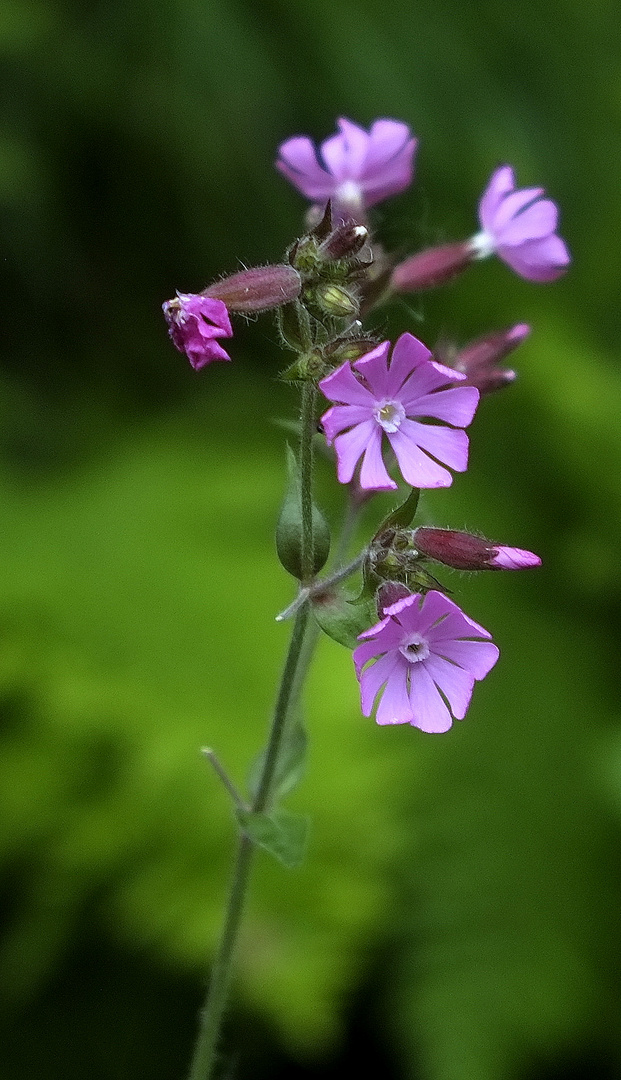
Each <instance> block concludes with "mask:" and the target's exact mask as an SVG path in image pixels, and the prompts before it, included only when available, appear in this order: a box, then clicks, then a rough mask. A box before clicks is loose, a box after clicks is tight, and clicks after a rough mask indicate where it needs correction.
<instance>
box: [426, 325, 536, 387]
mask: <svg viewBox="0 0 621 1080" xmlns="http://www.w3.org/2000/svg"><path fill="white" fill-rule="evenodd" d="M529 334H530V326H528V325H527V324H526V323H518V324H517V325H516V326H511V327H509V328H508V329H506V330H499V331H498V332H497V333H495V334H486V335H485V336H484V337H480V338H477V339H476V341H471V342H469V344H468V345H465V346H464V348H463V349H460V350H459V352H458V353H457V354H456V355H455V356H454V357H453V358H452V359H450V360H449V361H448V362H449V363H450V365H451V367H454V368H455V370H456V371H461V372H463V373H464V375H465V376H466V378H467V380H468V383H467V385H468V386H476V388H477V390H479V391H480V392H481V394H490V393H492V391H494V390H502V388H503V386H508V385H509V383H512V382H513V381H514V380H515V379H516V378H517V376H516V373H515V371H512V370H511V369H510V368H502V367H498V366H497V364H498V361H499V360H504V358H505V356H508V355H509V353H511V352H513V350H514V349H517V347H518V345H520V344H521V342H522V341H523V340H524V338H525V337H528V335H529ZM437 359H438V360H441V359H442V358H441V357H440V356H438V357H437ZM462 385H463V383H462Z"/></svg>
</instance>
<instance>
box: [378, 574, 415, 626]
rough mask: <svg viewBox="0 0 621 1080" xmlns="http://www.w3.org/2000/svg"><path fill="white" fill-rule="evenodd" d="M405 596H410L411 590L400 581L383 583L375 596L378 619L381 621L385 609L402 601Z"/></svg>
mask: <svg viewBox="0 0 621 1080" xmlns="http://www.w3.org/2000/svg"><path fill="white" fill-rule="evenodd" d="M406 596H411V590H410V589H408V588H407V586H406V585H403V584H402V583H401V582H400V581H383V582H382V584H381V585H380V587H379V589H378V590H377V593H376V594H375V602H376V604H377V614H378V617H379V618H380V619H383V618H384V612H385V610H386V608H387V607H390V606H391V604H396V603H397V600H404V599H405V597H406Z"/></svg>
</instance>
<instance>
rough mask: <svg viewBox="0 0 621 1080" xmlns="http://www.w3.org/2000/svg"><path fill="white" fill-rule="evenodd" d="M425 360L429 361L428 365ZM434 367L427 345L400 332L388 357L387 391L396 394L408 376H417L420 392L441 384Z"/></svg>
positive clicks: (411, 335) (410, 335)
mask: <svg viewBox="0 0 621 1080" xmlns="http://www.w3.org/2000/svg"><path fill="white" fill-rule="evenodd" d="M426 361H429V366H428V364H427V363H426ZM434 367H435V365H433V364H432V363H431V352H430V351H429V349H428V348H427V346H426V345H423V342H422V341H419V340H418V338H416V337H414V335H413V334H407V333H406V334H401V336H400V337H398V338H397V340H396V342H395V347H394V349H393V350H392V356H391V358H390V369H389V371H390V390H389V391H388V393H390V394H391V395H392V394H396V393H397V392H398V391H399V390H400V388H401V387H402V386H403V384H404V382H405V380H406V379H408V383H409V378H408V376H410V377H416V378H418V380H419V382H420V387H421V389H420V393H421V394H423V393H426V391H427V390H432V389H435V387H436V386H441V385H442V383H441V382H440V380H439V377H438V375H437V373H436V372H434ZM413 372H416V376H412V373H413ZM436 379H437V380H438V381H436ZM427 381H429V385H427ZM399 397H400V400H403V398H402V397H401V394H399ZM404 404H405V402H404Z"/></svg>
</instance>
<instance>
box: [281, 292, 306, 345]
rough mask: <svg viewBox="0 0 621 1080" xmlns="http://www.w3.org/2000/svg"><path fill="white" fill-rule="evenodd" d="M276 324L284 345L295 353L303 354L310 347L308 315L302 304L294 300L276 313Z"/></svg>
mask: <svg viewBox="0 0 621 1080" xmlns="http://www.w3.org/2000/svg"><path fill="white" fill-rule="evenodd" d="M276 324H277V326H278V330H279V332H280V336H281V338H282V340H283V342H284V344H285V345H286V346H287V348H289V349H293V351H294V352H297V353H305V352H308V350H309V349H310V348H311V347H312V343H313V334H312V329H311V321H310V315H309V314H308V311H307V310H306V308H305V306H304V304H301V303H300V301H299V300H294V301H293V302H292V303H291V304H284V305H283V306H282V307H280V308H278V310H277V311H276Z"/></svg>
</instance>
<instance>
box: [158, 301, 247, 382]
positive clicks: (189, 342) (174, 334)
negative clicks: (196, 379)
mask: <svg viewBox="0 0 621 1080" xmlns="http://www.w3.org/2000/svg"><path fill="white" fill-rule="evenodd" d="M162 310H163V312H164V316H165V319H166V322H167V323H168V333H169V334H170V336H171V338H172V340H173V344H174V345H175V347H176V348H177V349H178V350H179V352H184V353H185V354H186V356H187V358H188V360H189V361H190V363H191V365H192V367H193V368H194V369H195V371H200V369H201V368H202V367H205V364H210V363H211V361H212V360H230V359H231V357H230V356H229V355H228V353H227V352H225V350H224V349H223V348H222V346H221V345H219V344H218V342H217V341H216V340H215V339H216V338H221V337H225V338H227V337H233V328H232V326H231V320H230V319H229V313H228V311H227V307H226V304H224V303H223V302H222V300H215V299H213V298H212V297H208V296H200V295H198V294H196V293H177V295H176V297H175V298H174V299H173V300H166V302H165V303H164V304H162Z"/></svg>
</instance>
